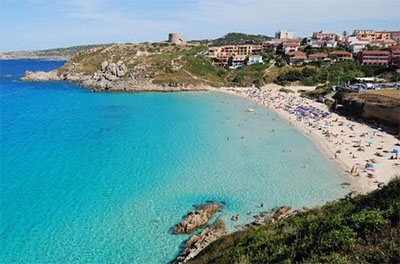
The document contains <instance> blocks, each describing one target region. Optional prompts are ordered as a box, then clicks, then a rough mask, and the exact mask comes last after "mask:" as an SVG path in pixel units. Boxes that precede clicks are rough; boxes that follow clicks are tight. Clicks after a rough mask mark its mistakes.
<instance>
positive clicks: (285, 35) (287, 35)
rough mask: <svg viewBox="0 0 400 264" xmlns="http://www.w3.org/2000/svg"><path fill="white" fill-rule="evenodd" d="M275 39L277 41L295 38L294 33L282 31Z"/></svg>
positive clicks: (276, 34)
mask: <svg viewBox="0 0 400 264" xmlns="http://www.w3.org/2000/svg"><path fill="white" fill-rule="evenodd" d="M275 38H276V39H294V38H295V35H294V31H290V30H286V29H281V30H279V31H278V32H276V33H275Z"/></svg>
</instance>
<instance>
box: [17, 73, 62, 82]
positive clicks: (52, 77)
mask: <svg viewBox="0 0 400 264" xmlns="http://www.w3.org/2000/svg"><path fill="white" fill-rule="evenodd" d="M21 80H23V81H59V80H61V78H60V77H59V76H58V75H57V72H56V71H51V72H44V71H36V72H32V71H26V72H25V74H24V75H23V76H22V77H21Z"/></svg>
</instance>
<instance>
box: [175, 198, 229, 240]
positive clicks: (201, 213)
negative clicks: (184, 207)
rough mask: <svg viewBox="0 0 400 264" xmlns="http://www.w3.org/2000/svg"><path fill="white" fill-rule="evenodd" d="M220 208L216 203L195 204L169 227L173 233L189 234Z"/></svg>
mask: <svg viewBox="0 0 400 264" xmlns="http://www.w3.org/2000/svg"><path fill="white" fill-rule="evenodd" d="M221 209H222V205H220V204H217V203H206V204H202V205H198V206H196V209H195V210H193V211H191V212H189V213H188V214H187V215H186V216H185V217H184V218H183V219H182V221H181V222H179V223H178V224H177V225H175V226H174V227H172V228H171V232H172V233H173V234H190V233H192V232H193V231H195V230H196V229H198V228H200V227H203V226H205V225H206V224H207V223H208V221H209V220H210V219H211V218H212V217H213V216H214V214H215V213H216V212H218V211H220V210H221Z"/></svg>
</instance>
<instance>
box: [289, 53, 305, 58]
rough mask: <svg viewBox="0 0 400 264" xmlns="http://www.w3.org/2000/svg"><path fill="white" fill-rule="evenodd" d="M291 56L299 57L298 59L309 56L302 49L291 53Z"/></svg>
mask: <svg viewBox="0 0 400 264" xmlns="http://www.w3.org/2000/svg"><path fill="white" fill-rule="evenodd" d="M290 56H291V57H293V58H298V59H306V58H307V55H306V54H305V53H304V52H302V51H295V52H293V53H291V54H290Z"/></svg>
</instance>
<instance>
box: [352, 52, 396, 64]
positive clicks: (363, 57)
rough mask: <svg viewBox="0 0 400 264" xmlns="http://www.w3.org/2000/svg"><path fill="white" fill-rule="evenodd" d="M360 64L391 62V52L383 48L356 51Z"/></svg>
mask: <svg viewBox="0 0 400 264" xmlns="http://www.w3.org/2000/svg"><path fill="white" fill-rule="evenodd" d="M358 59H359V61H360V63H361V64H368V65H388V64H389V63H390V62H391V53H390V52H389V51H383V50H362V51H360V52H359V53H358Z"/></svg>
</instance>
